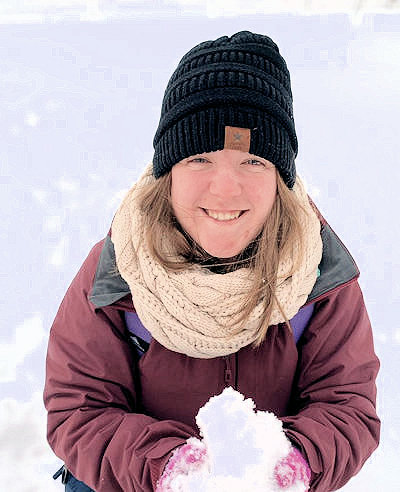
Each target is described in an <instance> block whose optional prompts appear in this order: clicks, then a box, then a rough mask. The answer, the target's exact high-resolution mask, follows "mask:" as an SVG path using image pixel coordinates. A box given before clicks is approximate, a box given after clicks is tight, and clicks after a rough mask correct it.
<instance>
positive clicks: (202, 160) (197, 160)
mask: <svg viewBox="0 0 400 492" xmlns="http://www.w3.org/2000/svg"><path fill="white" fill-rule="evenodd" d="M188 162H199V163H202V162H208V161H207V159H205V158H204V157H195V158H194V159H190V161H188Z"/></svg>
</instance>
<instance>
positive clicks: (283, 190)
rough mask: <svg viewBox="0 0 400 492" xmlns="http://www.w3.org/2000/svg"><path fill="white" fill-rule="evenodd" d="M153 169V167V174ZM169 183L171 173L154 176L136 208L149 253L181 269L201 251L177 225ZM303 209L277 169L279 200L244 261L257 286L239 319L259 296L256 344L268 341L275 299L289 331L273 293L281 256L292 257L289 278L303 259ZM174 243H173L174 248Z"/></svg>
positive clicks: (169, 266)
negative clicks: (249, 254) (248, 256)
mask: <svg viewBox="0 0 400 492" xmlns="http://www.w3.org/2000/svg"><path fill="white" fill-rule="evenodd" d="M150 173H151V171H149V175H150ZM171 183H172V178H171V172H169V173H168V174H166V175H164V176H162V177H161V178H159V179H156V180H150V182H149V183H148V184H145V185H143V186H142V187H141V188H140V190H138V206H139V209H140V212H141V214H142V218H143V221H142V225H143V230H142V234H143V236H144V237H143V239H144V241H146V243H147V246H148V248H149V251H150V253H151V254H152V255H153V256H154V257H155V258H156V259H157V261H158V262H159V263H160V264H161V265H162V266H163V267H164V268H166V269H169V270H172V271H179V270H182V269H185V268H187V267H188V265H190V264H191V258H195V257H198V256H199V250H198V249H196V250H194V245H193V242H192V241H188V238H187V237H186V236H185V234H184V232H182V231H181V230H179V227H177V224H178V223H177V219H176V218H175V215H174V212H173V208H172V204H171ZM303 213H305V214H307V212H306V210H305V209H304V208H303V206H302V205H301V203H300V202H299V200H298V198H297V197H296V195H295V193H294V192H293V191H292V190H289V189H288V187H287V186H286V184H285V183H284V181H283V180H282V178H281V177H280V175H279V173H277V196H276V199H275V202H274V204H273V207H272V209H271V212H270V213H269V216H268V217H267V219H266V221H265V224H264V227H263V229H262V231H261V233H260V235H259V236H258V238H257V240H256V241H257V245H256V246H257V247H256V248H255V252H253V254H252V255H251V257H250V258H249V259H246V260H245V261H246V262H247V263H246V266H248V267H249V268H251V269H252V271H253V273H254V277H253V278H254V281H253V285H252V288H251V289H250V290H249V293H248V295H247V297H246V299H245V301H244V303H243V305H242V306H239V307H238V311H237V312H238V313H241V315H240V318H239V322H240V323H245V322H246V319H247V318H248V316H249V315H250V313H251V312H252V310H253V309H254V308H255V307H256V305H257V304H258V303H259V301H260V299H262V300H263V306H264V313H263V317H262V322H261V323H260V326H259V328H258V332H257V337H256V339H255V341H254V342H253V347H254V348H257V347H259V346H260V345H261V343H262V342H263V340H264V339H265V336H266V333H267V330H268V326H269V320H270V317H271V313H272V307H273V303H274V302H276V304H277V306H278V308H279V309H280V311H281V313H282V315H283V317H284V319H285V323H286V325H287V326H288V327H289V329H291V327H290V323H289V320H288V319H287V317H286V315H285V313H284V312H283V310H282V308H281V306H280V305H279V302H278V299H277V297H276V295H275V288H276V284H277V271H278V265H279V261H280V259H281V258H283V257H287V255H291V257H292V258H293V267H292V270H291V272H290V274H289V276H290V275H292V274H293V273H294V272H295V271H296V269H297V268H298V266H299V265H300V264H301V263H302V261H303V259H304V254H305V251H304V236H303V234H304V233H303V228H302V225H301V214H303ZM168 239H169V241H168ZM166 240H167V242H168V244H169V247H168V248H166ZM171 245H173V248H172V249H171ZM205 260H207V257H205ZM242 263H243V260H239V261H237V262H234V263H233V265H232V266H233V267H234V266H235V265H237V266H240V265H241V264H242ZM224 264H225V263H224ZM202 266H203V267H207V263H206V261H205V263H203V262H202ZM214 266H215V265H214ZM239 330H240V328H239ZM239 330H238V331H239Z"/></svg>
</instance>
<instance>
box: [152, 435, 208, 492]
mask: <svg viewBox="0 0 400 492" xmlns="http://www.w3.org/2000/svg"><path fill="white" fill-rule="evenodd" d="M206 462H207V452H206V447H205V445H204V443H203V442H202V441H200V440H199V439H197V438H196V437H191V438H190V439H188V440H187V441H186V444H183V445H182V446H179V447H178V448H176V449H175V451H174V452H173V453H172V455H171V458H170V459H169V461H168V463H167V465H166V466H165V468H164V472H163V474H162V476H161V478H160V480H159V481H158V482H157V489H156V492H173V491H181V490H182V492H183V491H184V490H185V489H184V488H183V485H182V481H184V479H185V477H186V476H187V474H188V473H189V472H193V471H197V470H200V469H201V468H202V467H204V466H206Z"/></svg>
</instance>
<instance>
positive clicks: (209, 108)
mask: <svg viewBox="0 0 400 492" xmlns="http://www.w3.org/2000/svg"><path fill="white" fill-rule="evenodd" d="M153 143H154V151H155V152H154V158H153V173H154V176H155V177H156V178H159V177H161V176H163V175H164V174H166V173H167V172H168V171H170V170H171V168H172V166H173V165H174V164H176V163H178V162H179V161H181V160H182V159H184V158H186V157H189V156H191V155H195V154H201V153H203V152H213V151H216V150H222V149H224V148H229V149H237V150H242V151H244V152H249V153H250V154H254V155H257V156H259V157H263V158H265V159H267V160H269V161H271V162H272V163H273V164H274V165H275V166H276V168H277V169H278V171H279V173H280V175H281V177H282V179H283V181H284V182H285V183H286V185H287V186H288V188H290V189H291V188H292V187H293V185H294V182H295V179H296V168H295V162H294V160H295V157H296V155H297V138H296V131H295V127H294V121H293V109H292V91H291V88H290V75H289V71H288V69H287V67H286V63H285V60H284V59H283V58H282V56H281V55H280V54H279V49H278V47H277V45H276V44H275V43H274V42H273V41H272V39H270V38H269V37H268V36H264V35H262V34H254V33H251V32H249V31H242V32H238V33H236V34H234V35H233V36H231V37H228V36H223V37H221V38H218V39H216V40H215V41H205V42H203V43H201V44H199V45H197V46H195V47H194V48H192V49H191V50H190V51H189V52H188V53H187V54H186V55H184V56H183V58H182V59H181V61H180V62H179V64H178V67H177V68H176V70H175V72H174V73H173V74H172V77H171V79H170V80H169V82H168V85H167V88H166V90H165V94H164V99H163V103H162V107H161V118H160V123H159V126H158V129H157V132H156V135H155V137H154V142H153Z"/></svg>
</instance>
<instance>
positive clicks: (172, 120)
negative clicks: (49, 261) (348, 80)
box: [44, 31, 380, 492]
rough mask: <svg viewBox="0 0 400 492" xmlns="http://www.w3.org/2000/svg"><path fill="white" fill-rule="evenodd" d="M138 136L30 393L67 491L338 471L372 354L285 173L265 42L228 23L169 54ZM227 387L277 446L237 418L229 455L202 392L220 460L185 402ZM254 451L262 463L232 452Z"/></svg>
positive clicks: (298, 479) (280, 69) (353, 292)
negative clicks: (135, 153)
mask: <svg viewBox="0 0 400 492" xmlns="http://www.w3.org/2000/svg"><path fill="white" fill-rule="evenodd" d="M154 149H155V152H154V158H153V162H152V163H151V164H149V165H148V166H147V167H146V169H145V170H144V172H143V174H142V176H141V177H140V178H139V180H138V182H137V183H135V185H134V186H133V187H132V188H131V189H130V190H129V192H128V193H127V195H126V196H125V198H124V199H123V201H122V203H121V205H120V206H119V208H118V210H117V212H116V214H115V216H114V219H113V221H112V225H111V229H110V231H109V234H108V235H107V237H106V238H105V239H104V240H103V241H101V242H100V243H98V244H97V245H95V247H94V248H93V250H92V251H91V252H90V254H89V256H88V258H87V260H86V261H85V263H84V265H83V266H82V268H81V269H80V271H79V273H78V275H77V276H76V278H75V279H74V281H73V283H72V285H71V287H70V288H69V290H68V292H67V294H66V296H65V298H64V300H63V303H62V305H61V307H60V310H59V312H58V314H57V316H56V319H55V321H54V324H53V327H52V330H51V335H50V340H49V349H48V357H47V376H46V387H45V394H44V397H45V404H46V407H47V410H48V439H49V442H50V445H51V446H52V447H53V449H54V451H55V452H56V454H57V455H58V456H59V457H61V458H62V459H63V460H64V461H65V464H66V468H65V469H64V474H63V475H64V478H65V480H64V481H65V482H66V487H67V489H66V490H75V491H76V490H96V491H98V492H113V491H115V492H120V491H124V492H133V491H143V492H151V491H154V490H156V491H157V492H175V491H176V492H194V490H193V489H192V488H190V490H189V489H188V488H187V487H186V486H184V484H185V483H189V482H190V483H192V484H194V483H197V485H196V487H197V488H195V490H201V491H202V492H204V491H207V490H208V491H210V490H216V488H215V486H214V488H213V486H212V484H214V485H215V484H216V483H218V484H219V485H218V488H217V490H219V491H222V492H223V491H226V490H229V491H230V492H236V491H239V490H240V491H243V490H245V489H244V488H243V483H245V484H246V485H247V484H249V488H248V490H252V491H254V492H258V491H262V492H268V491H269V492H272V491H275V492H276V491H279V490H282V491H283V490H284V491H285V492H294V491H296V492H302V491H305V490H312V491H318V492H325V491H328V490H329V491H330V490H336V489H338V488H340V487H342V486H343V485H344V484H345V483H346V482H347V481H348V480H349V479H350V478H351V477H352V476H353V475H354V474H355V473H357V471H358V470H359V469H360V467H361V466H362V464H363V463H364V461H365V460H366V459H367V457H368V456H369V455H370V454H371V453H372V452H373V450H374V449H375V448H376V446H377V444H378V441H379V428H380V427H379V425H380V423H379V419H378V417H377V415H376V411H375V398H376V388H375V378H376V374H377V371H378V367H379V362H378V359H377V357H376V355H375V353H374V348H373V341H372V333H371V326H370V323H369V319H368V315H367V311H366V308H365V305H364V301H363V297H362V293H361V291H360V288H359V285H358V282H357V278H358V275H359V272H358V269H357V267H356V265H355V263H354V260H353V259H352V257H351V256H350V254H349V252H348V251H347V249H346V248H345V247H344V246H343V244H342V242H341V241H340V240H339V238H338V237H337V236H336V234H335V233H334V232H333V231H332V229H331V228H330V227H329V225H328V224H327V222H326V221H325V219H324V218H323V217H322V216H321V214H320V213H319V211H318V209H317V208H316V206H315V205H314V204H313V202H312V201H311V199H310V198H309V197H308V195H307V193H306V190H305V188H304V186H303V184H302V181H301V179H300V177H299V176H298V175H297V174H296V166H295V157H296V155H297V137H296V131H295V126H294V119H293V110H292V93H291V87H290V75H289V71H288V69H287V66H286V62H285V60H284V59H283V58H282V56H281V54H280V52H279V49H278V47H277V45H276V44H275V43H274V42H273V41H272V40H271V39H270V38H269V37H267V36H265V35H262V34H255V33H251V32H248V31H243V32H239V33H236V34H234V35H233V36H231V37H227V36H223V37H221V38H218V39H216V40H214V41H205V42H204V43H201V44H200V45H197V46H195V47H194V48H192V49H191V50H190V51H189V52H188V53H186V55H184V56H183V58H182V59H181V61H180V62H179V64H178V67H177V68H176V70H175V72H174V73H173V74H172V76H171V79H170V81H169V83H168V86H167V88H166V91H165V95H164V100H163V104H162V108H161V117H160V123H159V126H158V129H157V131H156V134H155V137H154ZM227 386H232V387H233V388H234V389H236V390H238V391H240V392H241V393H242V394H243V395H245V396H246V397H250V398H251V399H252V400H253V401H254V403H255V410H256V412H257V419H256V420H255V421H257V424H258V425H260V434H259V435H260V436H264V435H267V434H266V433H265V431H269V430H271V429H270V426H271V425H272V424H271V422H274V425H275V426H276V429H277V432H278V433H279V432H281V430H282V429H283V432H284V434H282V436H281V438H282V439H281V441H282V443H283V447H282V448H281V451H279V452H278V448H277V443H276V441H275V440H274V439H272V440H269V439H256V437H257V436H254V440H253V439H251V433H252V432H253V433H254V434H257V428H256V427H257V426H256V427H252V428H251V427H249V426H246V432H247V434H246V436H249V438H248V439H247V437H246V450H247V451H246V456H243V452H242V449H243V448H242V446H241V445H240V442H239V440H237V439H235V436H236V435H238V429H237V428H236V426H235V421H234V418H233V416H232V413H231V409H230V408H229V405H228V406H224V405H223V404H221V403H220V404H219V405H217V408H219V410H218V411H219V412H220V413H219V414H218V415H217V419H216V421H215V422H212V421H209V422H208V424H209V425H210V428H211V429H212V428H214V427H216V426H218V427H221V426H220V425H218V423H220V422H222V423H223V425H224V424H226V432H227V433H228V434H229V438H230V440H227V442H230V443H231V445H229V446H225V448H223V449H224V452H223V458H224V460H225V462H226V463H229V465H230V466H229V467H228V469H229V470H231V472H230V474H229V475H227V476H226V475H224V474H223V473H222V472H221V473H222V474H221V473H219V472H217V471H216V470H217V469H220V470H221V468H218V467H216V463H217V461H218V463H219V466H220V465H221V460H222V458H221V456H220V455H218V456H217V454H218V453H217V454H216V452H215V450H220V449H221V448H220V447H219V443H217V442H209V441H207V439H206V436H204V435H201V433H200V428H199V426H198V424H199V421H198V420H197V419H196V415H198V412H199V409H200V408H201V407H203V405H204V404H205V403H206V402H207V401H208V400H210V398H211V397H216V398H218V396H215V395H220V394H221V393H222V392H223V390H224V388H225V387H227ZM226 395H228V397H229V391H228V392H225V396H226ZM239 399H240V396H239ZM218 401H221V400H218ZM266 412H269V413H268V415H270V414H272V413H273V414H275V416H272V419H269V418H268V419H267V418H266V415H267V414H266ZM251 429H253V430H251ZM239 430H240V429H239ZM211 434H212V435H215V433H213V432H211ZM211 434H207V436H208V438H209V436H210V435H211ZM217 434H218V433H217ZM239 434H240V433H239ZM282 449H283V450H284V451H282ZM265 451H268V453H267V452H265ZM264 452H265V453H264ZM266 455H269V456H272V462H271V463H272V467H271V466H269V467H268V470H269V471H268V472H267V467H266V466H264V465H265V463H264V462H262V463H259V466H255V463H252V462H251V459H252V458H251V456H258V457H260V456H266ZM271 463H270V464H271ZM248 465H249V466H248ZM66 469H68V473H66V472H65V470H66ZM199 470H202V474H203V475H202V476H203V478H204V476H205V477H206V481H207V483H209V484H211V488H207V489H204V488H202V483H203V482H198V481H197V477H198V476H199V475H198V473H199ZM253 476H257V480H258V482H257V483H258V486H257V487H256V488H254V487H253V485H252V484H253V482H252V477H253ZM186 479H187V480H186ZM221 484H223V485H222V488H221ZM88 487H90V488H88ZM185 487H186V488H185Z"/></svg>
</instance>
